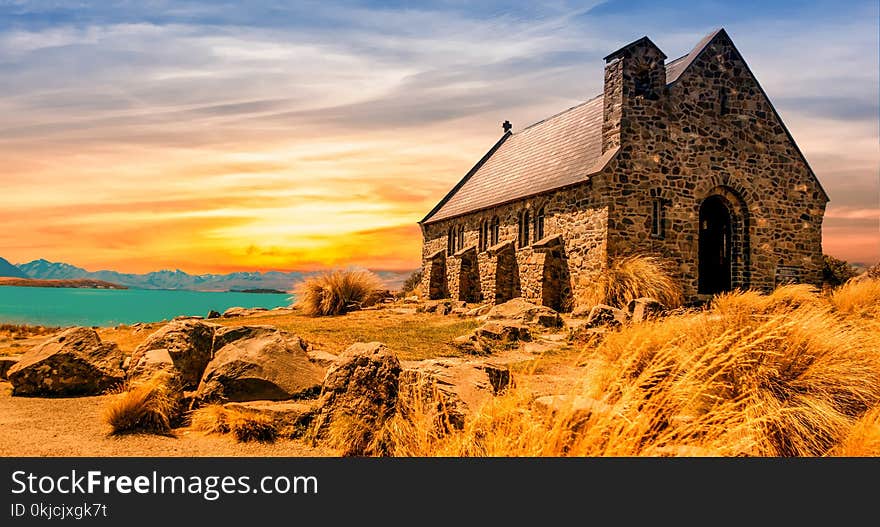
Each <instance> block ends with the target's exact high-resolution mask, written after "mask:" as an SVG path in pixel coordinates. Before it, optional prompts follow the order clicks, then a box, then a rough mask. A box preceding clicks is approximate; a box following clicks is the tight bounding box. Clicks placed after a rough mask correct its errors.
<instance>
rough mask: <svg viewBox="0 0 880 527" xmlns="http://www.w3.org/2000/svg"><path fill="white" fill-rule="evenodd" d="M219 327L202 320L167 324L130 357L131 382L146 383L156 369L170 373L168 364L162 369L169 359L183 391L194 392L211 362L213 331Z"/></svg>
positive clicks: (148, 338)
mask: <svg viewBox="0 0 880 527" xmlns="http://www.w3.org/2000/svg"><path fill="white" fill-rule="evenodd" d="M218 327H219V326H216V325H214V324H208V323H205V322H202V321H200V320H179V321H176V322H171V323H169V324H165V325H164V326H162V327H161V328H159V329H158V330H157V331H156V332H154V333H153V334H151V335H150V336H149V337H147V339H146V340H145V341H144V342H142V343H141V345H140V346H138V347H137V348H135V350H134V353H132V356H131V367H130V369H129V377H130V379H131V380H133V381H135V382H138V381H141V380H145V376H146V377H148V376H149V375H148V374H150V373H152V372H153V371H155V370H156V369H157V368H159V369H162V370H168V365H167V364H164V365H163V366H160V362H162V361H164V360H165V359H166V357H167V358H168V359H170V360H171V365H172V366H173V370H174V372H173V373H174V374H175V376H176V377H177V379H178V380H179V381H180V383H181V386H180V387H181V388H183V389H187V390H189V389H193V388H195V387H196V386H198V384H199V380H200V379H201V377H202V374H203V372H204V371H205V367H206V366H207V365H208V362H210V361H211V357H212V349H213V347H214V330H215V329H217V328H218ZM160 350H163V351H160ZM159 359H161V361H160V360H159ZM142 362H144V364H141V363H142ZM168 371H169V373H172V372H171V371H170V370H168Z"/></svg>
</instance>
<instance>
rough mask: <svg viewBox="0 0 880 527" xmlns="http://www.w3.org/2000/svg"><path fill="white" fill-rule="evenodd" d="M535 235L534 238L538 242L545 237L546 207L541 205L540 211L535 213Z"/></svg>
mask: <svg viewBox="0 0 880 527" xmlns="http://www.w3.org/2000/svg"><path fill="white" fill-rule="evenodd" d="M533 236H534V238H533V240H534V241H536V242H537V241H538V240H541V239H543V238H544V207H541V208H540V209H538V212H536V213H535V229H534V233H533Z"/></svg>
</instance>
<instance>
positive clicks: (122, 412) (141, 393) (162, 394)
mask: <svg viewBox="0 0 880 527" xmlns="http://www.w3.org/2000/svg"><path fill="white" fill-rule="evenodd" d="M177 413H178V401H177V390H176V389H175V387H174V382H173V380H172V378H171V376H170V375H168V374H167V373H160V374H157V375H155V376H153V377H152V378H151V379H150V380H149V381H147V382H144V383H142V384H138V385H136V386H133V387H129V389H127V390H125V391H122V392H120V393H118V394H116V396H115V397H114V398H113V399H112V400H111V401H110V402H109V403H108V404H107V406H106V407H105V408H104V413H103V419H104V422H105V423H107V424H109V425H110V427H111V429H112V433H113V434H124V433H150V434H162V435H164V434H170V433H171V424H172V421H173V420H174V418H175V416H176V415H177Z"/></svg>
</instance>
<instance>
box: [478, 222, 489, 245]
mask: <svg viewBox="0 0 880 527" xmlns="http://www.w3.org/2000/svg"><path fill="white" fill-rule="evenodd" d="M488 238H489V222H488V221H487V220H483V221H481V222H480V239H479V242H478V244H477V250H478V251H480V252H483V251H485V250H486V246H487V244H488V243H489V239H488Z"/></svg>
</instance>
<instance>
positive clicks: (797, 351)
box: [382, 284, 880, 456]
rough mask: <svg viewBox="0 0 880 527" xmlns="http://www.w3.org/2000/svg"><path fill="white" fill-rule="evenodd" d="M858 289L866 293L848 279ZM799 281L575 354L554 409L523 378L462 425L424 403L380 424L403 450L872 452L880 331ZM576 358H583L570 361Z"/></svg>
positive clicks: (863, 297) (720, 301)
mask: <svg viewBox="0 0 880 527" xmlns="http://www.w3.org/2000/svg"><path fill="white" fill-rule="evenodd" d="M853 287H854V288H869V289H870V288H872V287H873V286H870V285H864V284H862V285H854V286H853ZM846 294H847V295H848V298H853V299H858V300H853V302H852V304H851V305H850V304H848V305H849V309H850V311H847V312H844V313H842V312H840V311H838V309H837V308H836V306H835V304H833V303H832V302H831V301H829V300H828V299H826V298H824V297H822V296H820V295H818V294H817V293H816V292H814V291H812V290H811V289H810V288H807V287H804V286H788V287H784V288H780V289H778V290H777V291H776V292H774V293H773V294H770V295H761V294H758V293H753V292H746V293H731V294H727V295H723V296H720V297H718V298H717V299H716V300H715V302H713V305H712V306H711V307H710V308H709V309H706V310H703V311H700V312H697V313H691V314H684V315H679V316H674V317H669V318H666V319H663V320H659V321H654V322H647V323H643V324H638V325H632V326H629V327H625V328H624V329H622V330H621V331H619V332H613V333H610V334H608V335H607V336H606V338H605V339H604V340H603V341H602V342H601V343H599V344H597V345H595V346H593V347H590V348H587V349H585V350H584V351H583V353H582V354H581V355H580V356H579V357H577V359H576V363H577V364H579V365H580V379H579V385H578V386H577V388H576V389H575V390H571V391H569V392H567V399H563V402H562V403H559V404H557V405H556V406H555V408H552V409H548V408H547V407H546V406H543V407H542V406H538V405H536V404H535V403H534V396H535V394H534V392H533V390H532V389H531V387H530V381H529V377H528V376H520V377H519V378H518V380H517V385H516V387H515V388H513V389H511V390H509V391H508V392H507V393H506V394H504V395H502V396H500V397H497V398H495V399H493V400H492V401H490V403H489V404H487V405H486V406H485V407H483V408H482V409H480V410H479V411H478V412H477V413H476V414H475V415H474V416H472V417H471V418H470V419H468V420H467V421H466V422H465V425H464V428H463V429H462V430H459V431H456V430H453V431H451V432H449V433H438V431H437V430H438V428H437V427H436V419H437V414H436V411H435V410H434V408H433V407H432V406H431V405H426V406H423V407H422V408H421V410H420V409H419V408H416V409H415V410H410V411H408V412H407V413H405V414H402V415H401V416H400V417H401V418H399V419H393V420H391V421H390V422H389V423H388V425H387V426H386V427H385V430H384V431H383V432H382V434H383V437H384V440H385V442H386V444H387V445H388V446H387V447H386V448H387V449H388V450H389V451H390V452H391V453H392V454H395V455H408V456H450V455H451V456H470V455H477V456H823V455H850V456H852V455H874V454H873V452H876V446H877V444H878V442H880V430H878V417H877V415H878V414H877V413H878V410H877V408H878V405H880V331H877V327H878V326H877V325H876V324H866V323H864V319H863V318H862V317H861V316H859V317H853V316H851V315H848V314H847V313H852V312H855V313H861V312H862V310H863V308H865V307H867V306H866V305H864V304H861V303H860V302H872V300H871V299H872V296H871V295H870V294H868V293H867V292H865V291H861V290H858V289H854V290H852V291H848V292H847V293H846ZM573 362H575V361H574V360H573Z"/></svg>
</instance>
